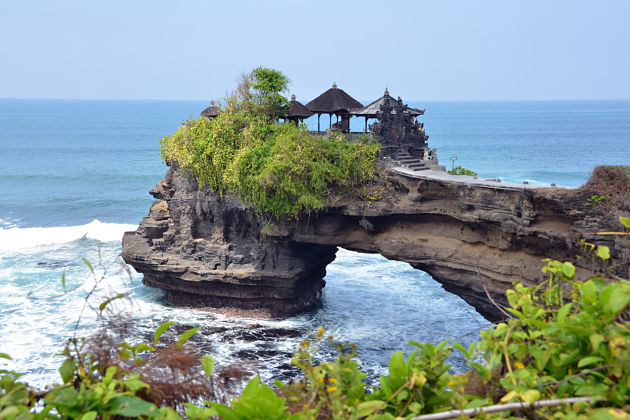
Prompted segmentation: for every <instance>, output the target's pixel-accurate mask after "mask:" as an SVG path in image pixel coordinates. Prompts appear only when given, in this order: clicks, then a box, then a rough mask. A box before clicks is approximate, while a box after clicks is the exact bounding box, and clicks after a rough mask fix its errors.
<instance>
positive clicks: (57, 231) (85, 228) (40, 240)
mask: <svg viewBox="0 0 630 420" xmlns="http://www.w3.org/2000/svg"><path fill="white" fill-rule="evenodd" d="M137 227H138V226H137V225H132V224H124V223H103V222H101V221H99V220H96V219H95V220H93V221H91V222H90V223H88V224H86V225H80V226H56V227H30V228H17V227H12V228H9V229H2V228H0V251H13V250H18V249H25V248H34V247H38V246H43V245H53V244H64V243H67V242H72V241H75V240H77V239H81V238H83V237H86V238H90V239H96V240H99V241H101V242H115V241H120V240H122V236H123V233H124V232H127V231H131V230H135V229H136V228H137Z"/></svg>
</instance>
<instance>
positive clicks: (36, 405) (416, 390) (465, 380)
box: [0, 217, 630, 420]
mask: <svg viewBox="0 0 630 420" xmlns="http://www.w3.org/2000/svg"><path fill="white" fill-rule="evenodd" d="M620 221H621V222H622V223H623V224H624V225H625V226H626V227H628V228H630V218H625V217H621V218H620ZM610 234H622V235H627V234H628V233H627V232H622V233H619V232H617V233H615V232H611V233H610ZM583 246H584V249H585V251H587V252H588V253H590V255H591V257H592V259H593V266H594V267H597V268H596V270H597V273H593V275H592V277H590V278H588V279H584V280H578V279H576V278H575V276H576V269H575V267H574V265H573V264H572V263H570V262H560V261H553V260H546V262H547V265H546V266H545V267H544V268H543V272H544V273H546V274H547V275H548V278H547V280H546V281H544V282H543V283H541V284H539V285H536V286H525V285H523V284H516V285H515V287H514V289H512V290H508V292H507V300H508V302H509V306H508V307H506V308H503V309H502V310H504V311H505V315H506V320H505V321H504V322H501V323H498V324H497V325H494V326H492V327H491V328H490V329H488V330H486V331H483V332H482V333H481V334H480V342H479V343H477V344H472V345H471V346H470V347H468V348H466V347H464V346H462V345H460V344H458V343H452V344H450V343H447V342H442V343H439V344H438V345H432V344H426V343H424V344H423V343H416V342H412V343H411V344H412V345H414V346H415V347H417V349H416V350H415V351H413V352H412V353H411V354H409V355H408V356H407V357H406V358H405V356H404V354H403V353H402V352H400V351H398V352H396V353H394V354H393V355H392V356H391V359H390V362H389V370H388V373H387V374H386V375H383V376H381V378H380V381H379V384H378V385H377V386H374V387H372V388H369V387H368V386H367V385H366V384H365V383H364V382H363V379H364V378H365V376H366V374H365V373H363V372H361V371H360V369H359V365H358V363H357V360H356V352H355V348H354V346H352V345H342V344H340V345H339V347H338V348H339V356H338V357H337V359H336V360H334V361H327V362H322V363H316V362H315V361H314V357H313V355H314V353H315V351H316V348H317V346H318V343H320V342H322V341H325V340H332V337H326V336H325V332H324V330H323V329H322V328H321V327H320V330H319V331H318V332H317V333H316V334H315V338H314V340H313V341H311V342H308V341H304V342H303V343H302V344H301V346H300V348H299V349H298V350H297V352H296V354H295V356H294V358H293V359H292V361H291V362H292V364H293V365H294V366H296V367H298V368H299V369H300V370H301V371H302V374H303V376H302V377H301V378H300V379H299V380H298V381H297V382H291V383H288V384H284V383H281V382H276V384H275V385H276V387H277V388H278V389H277V390H275V391H274V390H273V389H271V388H270V387H269V386H268V385H265V384H263V383H261V382H260V379H259V378H258V377H255V378H253V379H252V380H251V381H250V382H249V384H248V385H247V386H246V388H245V389H244V390H243V392H242V393H240V395H238V396H236V397H235V398H233V399H232V400H231V401H230V402H229V404H228V403H227V401H226V400H227V399H228V398H229V390H225V389H224V388H222V387H221V383H222V380H221V379H222V378H225V376H223V377H222V376H220V375H221V373H219V374H218V373H217V370H219V369H215V368H214V362H213V360H212V358H211V357H209V356H203V355H200V354H198V353H197V351H196V350H195V348H194V346H192V345H191V344H189V343H188V340H189V339H190V337H192V336H193V335H194V334H195V333H196V332H197V329H191V330H187V331H185V332H183V333H182V334H181V335H180V336H179V337H178V338H176V339H175V340H171V341H170V342H169V341H168V340H165V339H164V338H163V335H164V333H165V332H166V331H167V330H168V329H169V328H170V327H171V325H172V323H165V324H163V325H162V326H160V327H159V328H158V330H157V331H156V332H155V334H154V336H153V337H152V340H151V341H150V342H146V343H145V342H140V343H136V344H133V345H131V344H128V343H127V342H125V341H124V339H123V337H122V336H117V335H116V334H115V333H112V330H108V329H105V330H104V331H103V332H102V333H100V334H98V335H97V336H96V337H93V338H91V339H89V340H82V339H78V338H76V337H74V338H72V339H71V340H69V342H68V345H67V346H66V350H65V351H64V352H63V354H62V355H63V356H64V358H65V361H64V362H63V363H62V364H61V367H60V368H59V372H60V374H61V378H62V381H63V383H62V384H55V385H52V386H51V387H49V388H47V389H46V390H45V391H41V392H38V391H36V390H34V389H32V388H30V387H29V386H28V385H26V384H24V383H22V382H20V380H19V377H20V374H19V373H17V372H13V371H8V370H0V418H7V419H18V418H19V419H43V418H58V419H67V418H80V419H83V420H93V419H95V418H103V419H108V418H118V417H119V416H126V417H139V418H161V419H179V418H188V419H207V418H210V417H212V416H220V417H221V418H224V419H322V418H335V419H372V420H376V419H388V420H394V419H398V418H407V419H411V418H414V419H423V418H455V417H460V416H463V415H466V416H477V417H481V418H488V416H496V417H506V416H511V417H512V418H513V417H529V418H576V419H585V418H599V419H613V418H615V419H620V418H630V415H629V414H628V412H627V411H628V409H629V407H630V363H628V360H630V322H629V321H628V320H627V314H628V310H629V308H630V281H628V280H625V279H621V278H618V277H616V276H614V275H613V274H611V272H610V271H608V270H607V266H608V265H610V250H609V249H608V248H607V247H605V246H596V245H592V244H589V243H586V242H583ZM86 264H87V263H86ZM88 268H89V269H90V270H91V271H92V272H94V268H93V267H92V266H91V265H89V264H88ZM96 283H98V282H96ZM119 297H120V296H116V297H114V298H112V299H108V300H106V301H105V302H103V303H102V304H101V305H99V306H98V310H99V311H100V313H103V311H104V310H105V309H106V308H107V306H108V305H109V304H110V303H111V302H112V301H113V300H115V299H118V298H119ZM165 341H166V342H165ZM455 351H458V352H459V353H461V354H462V355H463V357H464V358H465V359H466V360H467V362H468V365H469V367H470V369H471V370H470V371H469V372H468V373H466V374H463V375H453V374H451V373H449V368H450V366H449V365H448V363H447V358H448V357H449V355H451V354H452V353H453V352H455ZM0 357H4V358H8V357H9V356H8V355H5V354H1V353H0ZM235 373H236V374H237V375H238V370H235V369H233V370H231V371H230V373H228V375H232V376H233V375H234V374H235ZM223 375H225V373H223ZM204 399H209V400H210V401H206V402H204V403H203V404H200V401H201V400H204ZM463 410H465V411H463ZM429 413H440V414H439V415H440V417H417V416H423V415H426V414H429ZM490 413H492V414H490Z"/></svg>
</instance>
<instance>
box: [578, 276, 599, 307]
mask: <svg viewBox="0 0 630 420" xmlns="http://www.w3.org/2000/svg"><path fill="white" fill-rule="evenodd" d="M579 289H580V293H581V294H582V297H583V298H584V300H586V301H587V302H590V303H592V302H595V300H596V299H597V286H596V285H595V283H594V282H593V281H592V280H588V281H586V282H584V283H582V284H580V285H579Z"/></svg>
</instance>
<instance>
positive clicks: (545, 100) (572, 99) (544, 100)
mask: <svg viewBox="0 0 630 420" xmlns="http://www.w3.org/2000/svg"><path fill="white" fill-rule="evenodd" d="M0 100H26V101H28V100H38V101H111V102H143V101H144V102H197V101H199V102H201V101H204V102H208V101H210V99H156V98H52V97H47V98H37V97H10V96H7V97H4V96H2V97H0ZM404 100H405V101H406V102H422V101H427V102H562V101H628V100H630V97H628V98H545V99H541V98H519V99H514V98H511V99H505V98H492V99H404ZM366 101H367V99H366Z"/></svg>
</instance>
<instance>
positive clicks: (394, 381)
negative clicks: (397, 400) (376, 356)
mask: <svg viewBox="0 0 630 420" xmlns="http://www.w3.org/2000/svg"><path fill="white" fill-rule="evenodd" d="M406 380H407V367H406V365H405V358H404V356H403V352H402V351H400V350H399V351H397V352H395V353H394V354H392V356H391V357H390V359H389V381H390V383H391V386H392V388H393V389H395V390H397V389H398V388H400V387H401V386H402V385H403V384H404V383H405V382H406Z"/></svg>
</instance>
